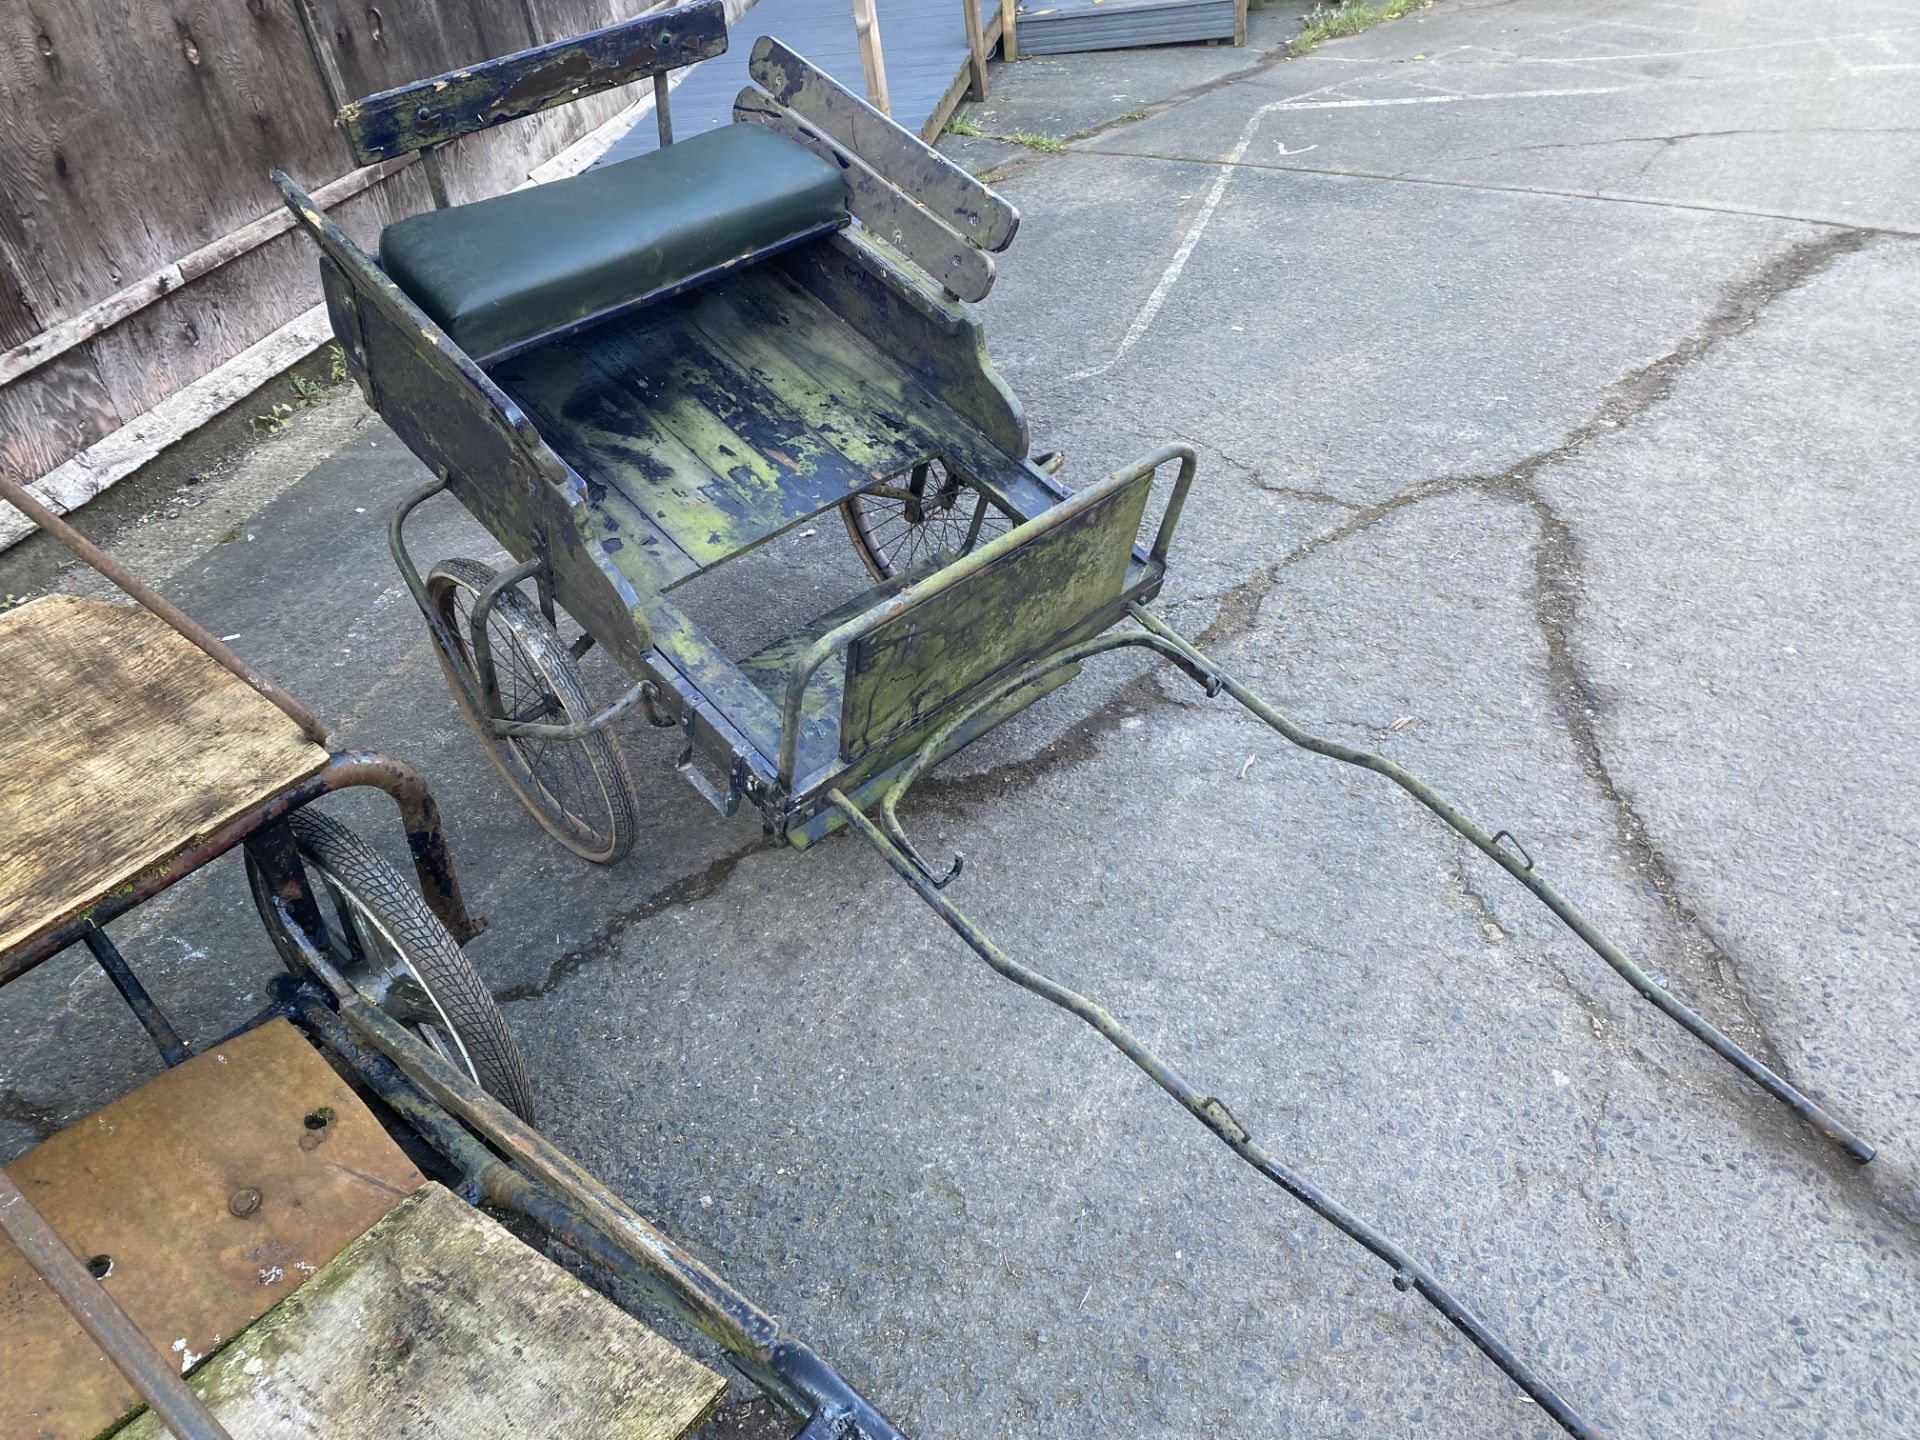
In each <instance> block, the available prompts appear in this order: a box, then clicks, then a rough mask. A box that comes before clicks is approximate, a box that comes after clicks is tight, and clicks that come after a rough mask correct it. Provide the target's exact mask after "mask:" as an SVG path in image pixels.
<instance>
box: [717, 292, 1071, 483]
mask: <svg viewBox="0 0 1920 1440" xmlns="http://www.w3.org/2000/svg"><path fill="white" fill-rule="evenodd" d="M693 317H694V322H695V324H696V325H697V326H698V327H699V329H700V331H701V333H702V334H703V335H704V336H706V337H707V339H708V340H709V341H710V342H711V343H713V344H715V345H717V346H718V347H719V348H720V349H721V350H722V351H723V352H724V353H725V354H726V355H727V356H728V357H729V358H731V359H732V360H733V361H734V363H735V364H736V365H738V366H739V367H740V368H741V369H743V370H745V371H746V372H747V373H748V374H751V375H752V376H754V378H755V379H757V380H759V381H760V382H761V383H762V384H764V385H766V386H767V387H768V388H769V389H771V390H773V391H774V392H775V393H777V394H778V395H779V396H780V397H781V398H782V400H784V401H785V402H786V403H787V405H789V406H790V407H791V408H792V409H794V410H795V411H797V412H798V413H799V414H800V415H801V416H802V417H803V418H804V419H805V420H806V421H807V423H808V424H809V425H810V426H811V427H812V428H813V429H814V431H815V432H816V433H818V434H819V435H821V436H822V437H824V438H825V439H826V440H827V441H828V443H830V444H831V445H833V446H834V447H835V448H836V449H837V450H839V451H840V453H841V454H843V455H845V456H846V457H847V458H848V459H850V460H852V461H853V462H854V463H855V464H857V465H860V466H862V467H863V468H864V469H866V470H868V471H869V472H870V473H872V474H873V475H874V476H875V477H876V478H880V477H884V476H888V475H897V474H899V473H900V472H901V471H903V470H905V469H907V468H909V467H910V466H912V465H914V464H917V463H918V462H920V461H922V460H926V459H930V458H933V457H938V456H944V457H945V458H947V459H948V460H950V461H951V462H953V463H954V464H955V465H956V466H957V467H958V468H959V469H960V470H961V471H963V472H964V473H965V474H967V475H968V476H969V477H970V478H971V479H973V480H975V481H977V482H978V483H979V484H981V485H982V486H983V487H985V488H987V489H989V490H991V491H992V492H993V493H994V495H995V496H996V498H998V499H1000V500H1001V501H1002V502H1003V503H1004V504H1005V505H1006V507H1007V508H1008V509H1009V510H1011V511H1013V512H1014V513H1015V514H1019V515H1026V516H1030V515H1034V514H1037V513H1038V512H1039V511H1040V510H1043V509H1046V508H1048V507H1049V506H1050V505H1051V504H1052V503H1053V502H1054V498H1055V497H1054V496H1053V495H1052V494H1051V493H1050V492H1049V491H1048V490H1047V489H1046V488H1045V487H1044V486H1043V485H1041V484H1040V483H1039V482H1038V481H1037V480H1035V479H1034V478H1033V477H1032V476H1031V475H1029V474H1028V473H1027V471H1026V467H1025V466H1024V465H1023V464H1022V463H1021V462H1020V461H1019V460H1016V459H1014V458H1013V457H1012V456H1010V455H1008V454H1007V453H1005V452H1004V451H1002V450H1000V449H998V448H996V446H995V445H993V444H992V443H991V442H989V441H988V440H987V439H986V438H985V437H984V436H983V435H981V434H980V432H979V431H977V430H975V429H974V428H973V426H972V425H970V424H969V423H968V422H967V421H966V420H963V419H962V418H961V417H960V416H959V415H957V414H955V413H954V412H953V411H952V410H951V409H950V408H948V407H947V406H946V405H945V404H944V403H942V402H941V401H940V400H939V399H937V398H935V396H934V395H933V393H932V392H931V391H930V390H928V389H927V388H925V387H924V386H923V384H922V383H921V382H920V381H919V380H918V378H917V377H913V376H912V375H911V373H910V372H909V371H907V370H906V369H905V367H903V366H901V365H900V364H898V363H897V362H896V361H894V360H893V359H891V358H890V357H888V356H886V355H884V354H882V353H881V352H880V351H879V350H877V349H875V348H874V347H873V346H871V345H870V344H869V343H867V342H866V341H864V340H862V339H861V338H860V337H859V336H858V335H856V334H855V333H854V332H853V331H852V330H850V329H849V327H848V326H846V325H845V324H843V323H841V322H840V321H839V320H838V319H836V318H834V316H832V315H831V314H829V313H827V312H826V311H825V309H824V308H823V307H822V306H821V305H820V303H819V302H818V301H817V300H815V299H813V297H812V296H810V295H808V294H807V293H806V292H805V291H804V290H802V289H801V288H800V287H799V286H797V285H796V284H794V282H793V281H792V280H790V279H788V278H787V277H786V276H783V275H780V274H777V273H773V272H767V271H754V272H749V273H748V274H745V275H742V276H740V277H738V278H737V279H735V280H734V281H732V282H731V283H730V284H729V285H728V287H727V289H726V291H725V293H724V294H723V295H710V296H706V297H702V299H701V301H700V302H699V303H698V304H697V305H696V306H695V308H694V310H693Z"/></svg>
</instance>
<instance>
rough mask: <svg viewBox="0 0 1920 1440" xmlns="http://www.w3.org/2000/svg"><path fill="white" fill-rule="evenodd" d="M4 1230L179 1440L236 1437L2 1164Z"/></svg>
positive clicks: (1, 1219)
mask: <svg viewBox="0 0 1920 1440" xmlns="http://www.w3.org/2000/svg"><path fill="white" fill-rule="evenodd" d="M0 1231H4V1232H6V1236H7V1238H8V1239H9V1240H11V1241H12V1242H13V1243H14V1245H15V1246H16V1247H17V1248H18V1249H19V1251H20V1253H21V1254H22V1255H24V1256H26V1258H27V1263H28V1264H29V1265H31V1266H32V1267H33V1270H34V1273H35V1274H36V1275H38V1276H39V1277H40V1278H41V1279H42V1280H43V1281H45V1282H46V1286H47V1288H48V1289H49V1290H51V1291H53V1293H54V1294H55V1295H57V1296H58V1297H59V1298H60V1303H61V1304H62V1305H64V1306H66V1307H67V1313H68V1314H70V1315H71V1316H73V1318H74V1319H75V1320H76V1321H77V1322H79V1325H80V1328H81V1329H82V1330H85V1331H86V1332H87V1334H88V1335H90V1336H92V1337H93V1342H94V1344H96V1345H98V1346H99V1347H100V1348H101V1349H102V1350H103V1351H105V1352H106V1355H107V1358H108V1359H109V1360H111V1361H113V1363H114V1366H115V1367H116V1368H117V1369H118V1370H119V1371H120V1373H121V1374H122V1375H124V1376H126V1377H127V1383H128V1384H130V1385H132V1386H133V1388H134V1389H135V1390H137V1391H138V1392H139V1393H140V1398H141V1399H142V1400H145V1401H146V1402H147V1404H148V1406H149V1407H150V1408H151V1409H152V1410H153V1413H154V1414H156V1415H158V1416H159V1417H160V1418H161V1419H162V1420H163V1421H165V1422H166V1426H167V1428H168V1429H169V1430H171V1431H172V1432H173V1433H174V1434H175V1435H177V1436H178V1437H179V1440H232V1437H231V1436H230V1435H228V1433H227V1431H226V1427H224V1426H223V1425H221V1423H220V1422H219V1421H218V1420H216V1419H214V1418H213V1413H212V1412H211V1411H210V1410H208V1409H207V1407H206V1406H205V1405H203V1404H202V1403H201V1402H200V1397H199V1396H198V1395H195V1394H194V1393H193V1391H192V1390H191V1389H189V1388H188V1387H187V1382H186V1381H185V1380H184V1379H182V1378H181V1375H180V1371H179V1368H178V1367H177V1365H176V1364H175V1362H174V1361H173V1359H172V1358H171V1357H170V1356H168V1355H166V1354H164V1353H162V1351H161V1350H160V1347H159V1346H157V1345H155V1344H154V1343H153V1342H152V1341H151V1340H149V1339H148V1338H147V1337H146V1336H145V1335H143V1334H142V1333H141V1332H140V1327H139V1326H137V1325H135V1324H134V1323H133V1321H132V1320H131V1319H129V1318H128V1316H127V1312H126V1311H124V1310H122V1309H121V1308H120V1302H119V1301H117V1300H115V1299H114V1298H113V1296H111V1295H109V1294H108V1293H107V1291H106V1288H105V1287H104V1286H103V1285H101V1284H100V1282H99V1281H98V1280H96V1279H94V1278H93V1276H92V1275H91V1274H89V1273H88V1271H87V1267H86V1266H85V1265H84V1264H82V1263H81V1261H80V1257H79V1256H78V1255H75V1254H74V1253H73V1251H71V1250H69V1249H68V1248H67V1242H66V1241H64V1240H62V1239H61V1238H60V1236H59V1235H58V1234H57V1233H56V1232H55V1230H54V1228H53V1226H51V1225H49V1224H48V1223H47V1217H46V1216H44V1215H42V1214H41V1213H40V1212H39V1211H38V1210H36V1209H35V1208H34V1206H33V1202H32V1201H31V1200H29V1199H27V1197H26V1196H25V1195H24V1194H22V1193H21V1191H20V1187H19V1186H18V1185H16V1184H14V1183H13V1179H12V1177H11V1176H9V1175H8V1174H7V1172H6V1171H4V1170H0Z"/></svg>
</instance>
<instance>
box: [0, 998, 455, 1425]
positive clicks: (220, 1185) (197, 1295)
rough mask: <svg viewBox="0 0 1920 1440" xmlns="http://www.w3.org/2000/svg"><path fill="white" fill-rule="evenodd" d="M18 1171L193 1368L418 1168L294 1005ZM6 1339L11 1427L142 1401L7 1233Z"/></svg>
mask: <svg viewBox="0 0 1920 1440" xmlns="http://www.w3.org/2000/svg"><path fill="white" fill-rule="evenodd" d="M310 1119H311V1120H314V1121H317V1125H316V1127H315V1128H311V1129H310V1128H308V1122H309V1120H310ZM7 1173H8V1174H9V1175H10V1176H11V1177H12V1178H13V1180H14V1182H15V1183H16V1184H18V1185H19V1186H20V1188H21V1190H22V1191H23V1192H24V1193H25V1194H26V1196H27V1198H28V1199H29V1200H30V1201H32V1202H33V1205H34V1207H35V1208H36V1209H38V1210H39V1211H40V1212H41V1213H42V1214H43V1215H45V1216H46V1217H47V1220H48V1222H49V1223H50V1224H51V1225H52V1226H53V1227H54V1229H55V1230H56V1231H58V1232H59V1234H60V1236H61V1238H62V1239H64V1240H65V1241H66V1242H67V1244H68V1246H69V1247H70V1248H71V1249H72V1250H73V1251H74V1252H75V1253H76V1254H78V1255H79V1256H80V1258H81V1259H82V1260H87V1259H91V1258H94V1257H101V1264H100V1268H102V1269H105V1270H107V1274H106V1276H105V1277H104V1278H103V1279H102V1281H101V1283H102V1285H104V1286H105V1288H106V1289H107V1291H108V1292H109V1293H110V1294H111V1295H112V1296H113V1298H114V1299H115V1300H116V1301H118V1302H119V1303H120V1306H121V1308H122V1309H124V1310H125V1311H126V1312H127V1314H128V1316H129V1317H130V1318H131V1319H132V1320H133V1321H134V1323H135V1324H136V1325H138V1326H139V1328H140V1329H141V1331H142V1332H143V1333H144V1334H145V1335H146V1336H147V1338H148V1339H149V1340H151V1341H153V1342H154V1344H155V1345H157V1346H158V1347H159V1348H160V1350H161V1351H162V1352H163V1353H171V1354H174V1355H176V1356H177V1357H178V1358H179V1361H180V1365H181V1368H182V1369H183V1370H184V1369H186V1368H187V1367H188V1365H189V1364H191V1363H195V1362H197V1361H198V1360H199V1359H200V1358H201V1357H202V1356H204V1355H210V1354H212V1353H213V1352H214V1351H215V1350H216V1349H217V1348H219V1345H220V1343H221V1341H222V1340H223V1339H225V1338H226V1337H229V1336H232V1335H235V1334H238V1333H239V1332H240V1331H241V1330H242V1329H244V1328H245V1327H246V1326H248V1325H250V1324H252V1323H253V1322H254V1321H255V1320H257V1319H258V1318H259V1317H260V1316H262V1315H264V1314H266V1313H267V1311H268V1310H270V1309H271V1308H272V1307H273V1306H274V1305H276V1304H278V1303H279V1302H280V1301H281V1300H282V1299H284V1298H285V1297H286V1296H287V1295H289V1294H291V1293H292V1292H293V1291H294V1289H295V1287H297V1286H298V1285H300V1283H301V1282H302V1281H303V1280H305V1279H306V1278H307V1277H308V1276H310V1275H314V1274H317V1273H318V1272H319V1271H320V1269H321V1268H322V1267H323V1266H325V1265H326V1264H327V1262H328V1261H329V1260H331V1259H333V1257H334V1256H335V1255H337V1254H339V1253H340V1251H341V1250H342V1249H344V1248H345V1247H346V1246H347V1245H348V1244H349V1243H350V1242H352V1241H353V1240H354V1239H356V1238H357V1237H359V1236H360V1235H361V1234H363V1233H364V1232H365V1231H366V1230H367V1229H368V1227H369V1226H371V1225H373V1224H374V1223H375V1222H376V1221H378V1220H379V1219H380V1218H381V1217H382V1216H383V1215H385V1214H387V1213H388V1212H389V1211H390V1210H392V1209H393V1207H394V1206H395V1205H397V1204H398V1203H399V1202H400V1201H401V1200H403V1199H404V1198H405V1197H406V1196H407V1195H409V1194H411V1193H412V1192H413V1191H414V1190H415V1189H417V1188H418V1187H419V1186H420V1185H421V1184H422V1177H421V1175H420V1173H419V1171H417V1170H415V1169H414V1167H413V1165H412V1163H411V1162H410V1161H409V1160H408V1159H407V1157H406V1156H405V1155H403V1154H402V1153H401V1151H400V1149H399V1147H398V1146H396V1145H395V1144H394V1143H393V1141H392V1140H391V1139H389V1138H388V1137H387V1133H386V1131H385V1130H384V1129H383V1128H382V1127H381V1125H380V1122H379V1121H378V1120H376V1119H375V1118H374V1117H373V1116H372V1114H370V1113H369V1112H368V1110H367V1109H366V1107H365V1106H364V1105H362V1104H361V1103H360V1101H359V1100H358V1099H357V1098H356V1097H355V1095H354V1093H353V1091H352V1089H351V1088H349V1087H348V1085H347V1084H346V1082H345V1081H343V1080H341V1079H340V1077H339V1076H337V1075H336V1074H334V1072H333V1069H332V1067H330V1066H329V1065H328V1064H327V1062H326V1061H325V1060H324V1059H322V1058H321V1056H320V1055H319V1053H318V1052H317V1051H315V1050H314V1048H313V1046H312V1045H310V1044H309V1043H308V1042H307V1041H306V1039H305V1038H304V1037H302V1036H301V1035H300V1033H299V1032H298V1031H296V1030H295V1029H294V1028H293V1027H292V1026H291V1025H289V1024H288V1023H287V1022H286V1021H285V1020H272V1021H269V1022H268V1023H267V1024H265V1025H263V1026H261V1027H259V1028H258V1029H256V1030H250V1031H248V1032H247V1033H245V1034H243V1035H240V1036H236V1037H235V1038H234V1039H232V1040H229V1041H227V1042H226V1043H224V1044H222V1045H220V1046H219V1047H218V1048H216V1049H214V1050H211V1051H209V1052H207V1053H206V1054H203V1055H199V1056H196V1057H195V1058H194V1059H192V1060H189V1061H187V1062H186V1063H185V1064H183V1065H179V1066H176V1067H175V1068H174V1069H171V1070H168V1071H165V1072H164V1073H162V1074H160V1075H158V1076H155V1077H154V1078H153V1079H151V1080H149V1081H147V1082H146V1083H145V1084H143V1085H141V1086H140V1087H139V1088H138V1089H136V1090H133V1091H131V1092H130V1093H128V1094H127V1095H124V1096H122V1097H121V1098H120V1099H118V1100H116V1101H114V1102H113V1103H112V1104H110V1105H108V1106H107V1107H106V1108H105V1109H103V1110H99V1111H96V1112H95V1113H94V1114H93V1115H90V1116H88V1117H87V1118H86V1119H84V1120H82V1121H80V1122H79V1123H78V1124H76V1125H73V1126H70V1127H69V1128H68V1129H66V1130H63V1131H61V1132H60V1133H59V1134H58V1135H55V1136H53V1137H52V1138H51V1139H49V1140H47V1141H46V1142H44V1143H43V1144H41V1145H39V1146H37V1147H35V1148H34V1149H32V1150H29V1151H28V1152H27V1153H26V1154H25V1155H23V1156H21V1157H20V1158H19V1159H18V1160H16V1161H14V1162H13V1164H12V1165H10V1166H9V1167H8V1171H7ZM248 1192H252V1193H251V1194H249V1193H248ZM255 1197H257V1198H255ZM0 1347H3V1348H4V1353H5V1355H6V1375H7V1380H6V1384H4V1385H0V1435H8V1436H33V1437H36V1440H86V1437H90V1436H93V1435H96V1434H98V1433H99V1432H100V1431H101V1430H103V1429H105V1428H106V1427H108V1426H110V1425H112V1424H113V1423H114V1422H115V1421H116V1420H118V1419H120V1418H121V1417H122V1416H124V1415H126V1414H127V1413H128V1412H129V1411H130V1410H132V1409H134V1408H135V1406H136V1405H137V1404H138V1403H139V1402H138V1397H137V1396H136V1395H135V1394H134V1390H133V1387H132V1386H131V1385H129V1384H128V1383H127V1382H126V1380H125V1379H124V1378H123V1377H122V1376H121V1374H120V1372H119V1370H118V1369H116V1368H115V1367H114V1365H113V1364H112V1362H111V1361H109V1360H108V1359H107V1357H106V1356H105V1355H103V1354H102V1353H101V1352H100V1350H99V1348H98V1347H97V1346H96V1345H95V1344H94V1343H93V1342H92V1341H91V1340H90V1339H88V1338H87V1336H86V1334H85V1333H84V1332H83V1331H82V1330H81V1329H80V1327H79V1326H78V1325H77V1324H76V1323H75V1322H74V1320H73V1317H72V1316H71V1315H69V1314H68V1313H67V1311H66V1309H65V1308H64V1307H63V1306H62V1305H61V1304H60V1302H59V1301H58V1300H57V1299H55V1297H54V1295H53V1292H52V1291H50V1290H48V1289H47V1288H46V1287H45V1286H44V1285H43V1284H42V1283H41V1281H40V1280H39V1278H38V1277H37V1276H36V1275H35V1274H34V1273H33V1271H31V1270H30V1269H29V1268H28V1267H27V1263H26V1261H25V1259H24V1258H23V1257H22V1256H21V1255H20V1254H19V1253H18V1252H17V1251H16V1250H14V1249H13V1247H12V1246H10V1245H0Z"/></svg>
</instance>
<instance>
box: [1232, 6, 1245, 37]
mask: <svg viewBox="0 0 1920 1440" xmlns="http://www.w3.org/2000/svg"><path fill="white" fill-rule="evenodd" d="M1233 43H1234V44H1236V45H1244V44H1246V43H1247V0H1233Z"/></svg>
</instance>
